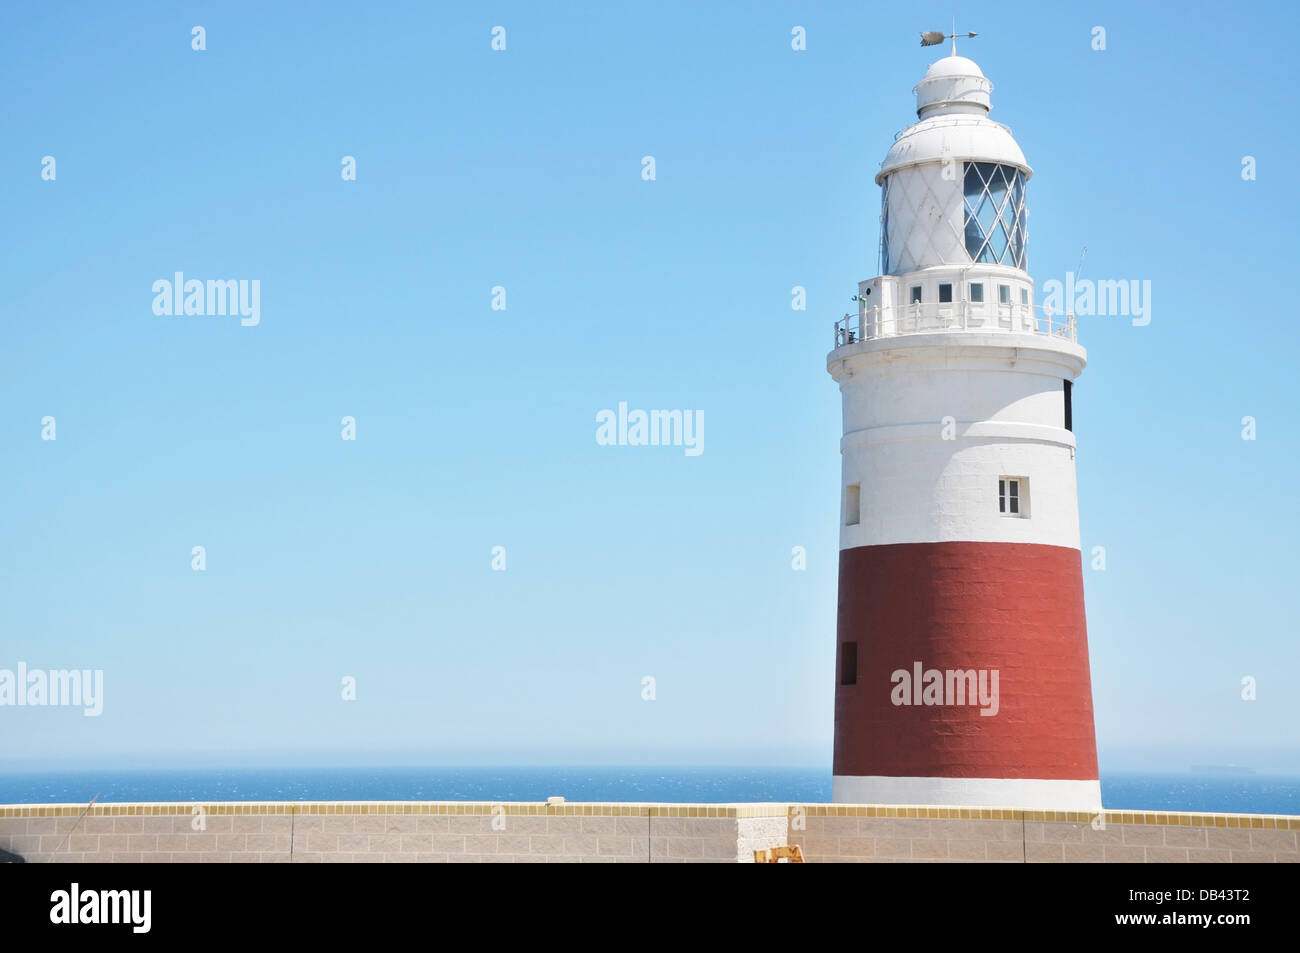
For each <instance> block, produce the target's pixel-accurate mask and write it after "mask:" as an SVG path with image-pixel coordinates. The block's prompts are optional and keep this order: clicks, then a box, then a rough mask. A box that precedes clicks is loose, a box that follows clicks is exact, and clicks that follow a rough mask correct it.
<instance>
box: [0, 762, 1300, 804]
mask: <svg viewBox="0 0 1300 953" xmlns="http://www.w3.org/2000/svg"><path fill="white" fill-rule="evenodd" d="M1101 794H1102V803H1103V804H1104V805H1105V806H1106V807H1107V808H1110V809H1112V810H1142V811H1203V812H1229V813H1248V814H1298V815H1300V777H1294V776H1265V775H1257V774H1221V773H1214V772H1210V773H1195V772H1184V773H1169V774H1154V773H1139V772H1132V773H1124V772H1116V773H1105V774H1103V775H1102V777H1101ZM555 796H559V797H563V798H565V799H566V800H569V801H625V802H637V801H639V802H678V803H696V804H699V803H706V804H708V803H728V802H735V801H742V802H743V801H778V802H791V803H808V804H817V803H825V802H827V801H829V800H830V797H831V778H830V773H829V772H828V771H826V770H818V769H811V768H770V767H762V768H733V767H727V768H707V767H698V766H691V767H657V768H652V767H643V766H636V767H610V766H595V767H527V768H525V767H518V768H485V767H466V768H450V767H429V768H413V767H394V768H291V769H272V768H244V769H226V770H217V769H203V770H198V769H196V770H170V769H169V770H135V771H86V772H67V771H60V772H51V773H42V772H39V771H14V772H4V773H0V804H82V803H87V802H89V801H90V800H91V798H97V799H98V802H99V803H105V802H110V803H111V802H127V801H543V800H545V799H546V798H548V797H555Z"/></svg>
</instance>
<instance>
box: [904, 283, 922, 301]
mask: <svg viewBox="0 0 1300 953" xmlns="http://www.w3.org/2000/svg"><path fill="white" fill-rule="evenodd" d="M907 300H908V301H909V302H911V303H912V304H920V303H921V286H920V285H912V290H911V292H910V293H909V294H908V297H907Z"/></svg>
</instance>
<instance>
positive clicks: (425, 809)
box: [0, 801, 790, 819]
mask: <svg viewBox="0 0 1300 953" xmlns="http://www.w3.org/2000/svg"><path fill="white" fill-rule="evenodd" d="M197 805H202V806H203V812H204V813H205V814H210V815H214V816H221V815H227V814H231V815H252V814H277V815H284V814H289V815H318V814H326V815H328V814H422V815H428V814H433V815H454V814H491V813H492V812H493V811H497V812H502V813H505V814H507V815H537V816H542V817H689V818H710V817H711V818H723V819H725V818H732V819H737V818H750V817H785V816H786V815H787V814H788V813H789V810H790V806H789V805H787V804H758V803H755V804H650V803H646V804H633V803H628V802H596V801H566V802H564V803H563V804H547V803H546V802H545V801H158V802H154V801H142V802H132V803H125V802H124V803H112V802H109V803H102V802H96V803H95V804H94V805H92V806H91V808H90V810H88V811H87V810H86V805H85V804H5V805H0V818H3V817H78V816H80V815H81V813H82V812H83V811H84V812H85V813H86V816H87V817H154V816H160V815H173V814H190V813H192V811H193V809H194V807H195V806H197Z"/></svg>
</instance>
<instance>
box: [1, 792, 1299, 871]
mask: <svg viewBox="0 0 1300 953" xmlns="http://www.w3.org/2000/svg"><path fill="white" fill-rule="evenodd" d="M84 810H85V808H84V806H82V805H66V804H60V805H11V806H4V807H0V848H3V849H5V850H9V851H13V852H14V853H17V854H20V855H22V856H23V857H24V858H25V859H26V860H27V861H29V862H34V863H46V862H105V863H124V862H125V863H140V862H144V863H180V862H185V863H232V862H233V863H240V862H259V863H260V862H269V863H321V862H331V863H339V862H341V863H348V862H384V863H399V862H405V863H736V862H740V863H752V862H753V857H754V851H755V850H762V849H765V848H768V847H777V846H781V845H783V844H787V843H789V844H798V845H799V846H800V847H801V848H802V849H803V854H804V858H805V859H806V860H808V861H810V862H828V861H829V862H850V863H879V862H912V863H915V862H935V861H944V862H969V861H984V862H995V863H1026V862H1028V863H1051V862H1087V863H1168V862H1177V863H1186V862H1204V861H1216V862H1227V863H1242V862H1274V861H1277V862H1291V863H1294V862H1296V861H1297V860H1300V851H1298V850H1297V836H1300V817H1292V816H1282V815H1262V814H1187V813H1149V812H1147V813H1144V812H1128V811H1105V812H1103V813H1102V814H1098V815H1092V814H1079V813H1068V812H1051V811H1019V810H996V809H987V808H941V807H877V806H870V805H843V804H795V805H787V804H713V805H705V804H583V803H572V804H570V803H563V804H558V805H547V804H537V803H490V802H484V803H471V802H456V801H412V802H376V801H368V802H357V803H345V802H321V803H307V802H302V803H299V802H287V803H261V802H258V803H221V804H193V803H183V804H97V805H95V806H94V807H92V808H91V809H90V810H89V811H88V812H86V814H85V816H84V817H82V816H81V815H82V812H83V811H84Z"/></svg>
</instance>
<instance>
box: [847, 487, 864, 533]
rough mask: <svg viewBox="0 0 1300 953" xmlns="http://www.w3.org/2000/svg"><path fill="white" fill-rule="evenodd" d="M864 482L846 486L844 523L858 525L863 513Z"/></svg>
mask: <svg viewBox="0 0 1300 953" xmlns="http://www.w3.org/2000/svg"><path fill="white" fill-rule="evenodd" d="M861 506H862V484H860V483H850V484H849V485H848V486H846V487H845V488H844V525H845V526H857V525H858V519H859V517H860V515H861Z"/></svg>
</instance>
